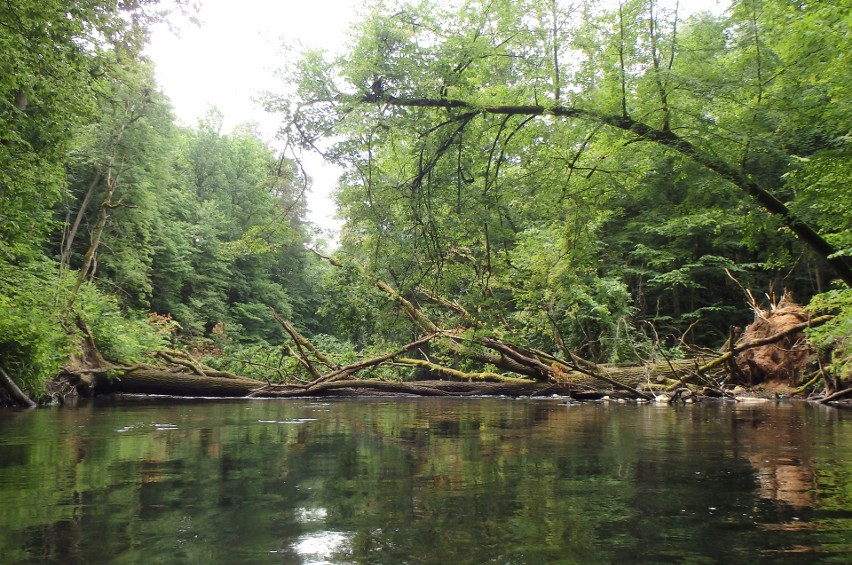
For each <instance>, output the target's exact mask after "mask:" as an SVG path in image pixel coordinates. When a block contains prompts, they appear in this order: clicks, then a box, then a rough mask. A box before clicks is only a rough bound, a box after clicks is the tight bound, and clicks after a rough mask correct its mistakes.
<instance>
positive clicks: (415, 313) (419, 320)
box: [376, 281, 439, 332]
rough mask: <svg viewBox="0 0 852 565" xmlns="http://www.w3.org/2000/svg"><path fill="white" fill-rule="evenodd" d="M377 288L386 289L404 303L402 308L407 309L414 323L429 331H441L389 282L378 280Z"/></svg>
mask: <svg viewBox="0 0 852 565" xmlns="http://www.w3.org/2000/svg"><path fill="white" fill-rule="evenodd" d="M376 288H378V289H379V290H382V291H384V292H385V293H387V294H388V296H390V297H391V298H393V299H394V300H396V301H397V302H399V303H400V304H401V305H402V308H403V309H404V310H405V313H406V314H407V315H408V317H409V318H410V319H411V321H412V322H414V324H415V325H416V326H417V327H419V328H420V329H422V330H423V331H427V332H437V331H439V329H438V326H436V325H435V324H434V323H432V321H431V320H430V319H429V318H427V317H426V316H425V315H424V314H423V312H421V311H420V309H419V308H417V307H416V306H415V305H414V304H412V303H411V301H409V300H408V299H406V298H405V297H404V296H402V295H401V294H400V293H398V292H397V291H396V290H394V289H393V288H391V286H390V285H389V284H387V283H386V282H384V281H376Z"/></svg>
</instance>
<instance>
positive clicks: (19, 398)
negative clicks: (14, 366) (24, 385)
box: [0, 367, 36, 408]
mask: <svg viewBox="0 0 852 565" xmlns="http://www.w3.org/2000/svg"><path fill="white" fill-rule="evenodd" d="M0 388H2V389H3V390H5V391H6V393H7V394H8V395H9V398H11V399H12V401H13V402H15V403H16V404H17V405H18V406H21V407H23V408H35V407H36V403H35V402H33V401H32V399H31V398H30V397H29V396H27V395H26V394H24V392H23V391H22V390H21V389H20V388H18V385H17V384H15V381H13V380H12V377H10V376H9V375H7V374H6V371H4V370H3V369H2V367H0Z"/></svg>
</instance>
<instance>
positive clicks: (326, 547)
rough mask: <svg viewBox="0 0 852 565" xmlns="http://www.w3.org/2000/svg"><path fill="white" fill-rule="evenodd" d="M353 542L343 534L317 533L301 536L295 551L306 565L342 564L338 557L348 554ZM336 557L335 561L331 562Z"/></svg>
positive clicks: (295, 545)
mask: <svg viewBox="0 0 852 565" xmlns="http://www.w3.org/2000/svg"><path fill="white" fill-rule="evenodd" d="M350 545H351V540H350V539H349V536H348V535H347V534H344V533H341V532H315V533H312V534H306V535H304V536H301V537H300V538H299V539H298V541H297V542H296V543H295V544H293V549H294V550H295V551H296V553H298V554H299V556H300V557H301V558H302V559H303V560H304V561H303V563H305V564H306V565H321V564H325V563H341V561H339V559H337V557H336V556H338V555H340V554H341V553H343V552H348V549H349V547H350ZM332 557H335V559H334V561H330V560H331V559H332Z"/></svg>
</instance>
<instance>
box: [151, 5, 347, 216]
mask: <svg viewBox="0 0 852 565" xmlns="http://www.w3.org/2000/svg"><path fill="white" fill-rule="evenodd" d="M360 5H361V0H300V1H296V0H277V1H276V0H238V1H235V0H202V6H201V9H200V11H199V13H198V16H197V17H198V19H199V20H200V21H201V26H200V27H199V26H195V25H193V24H190V23H188V22H186V21H182V22H181V21H180V18H175V24H176V25H177V27H179V31H178V34H177V35H176V34H175V33H174V32H172V31H170V30H169V29H168V27H167V26H165V25H161V26H158V27H156V28H155V29H154V31H153V36H152V40H151V45H150V47H149V48H148V50H147V53H148V55H149V56H150V57H151V58H152V59H153V61H154V63H155V65H156V68H157V81H158V83H159V85H160V87H161V88H162V89H163V91H164V92H165V94H166V95H167V96H168V97H169V98H170V99H171V101H172V105H173V106H174V109H175V113H176V114H177V117H178V120H179V121H180V122H181V123H183V124H185V125H194V124H195V123H196V121H197V120H198V118H199V117H201V116H203V115H204V114H206V113H207V111H208V109H210V108H211V107H213V106H215V107H216V108H218V109H219V110H221V111H222V113H223V114H224V116H225V124H224V126H225V130H226V131H228V130H230V129H231V128H232V127H233V126H235V125H237V124H241V123H245V122H256V123H257V124H258V125H259V126H260V131H261V133H262V134H263V135H264V136H265V138H266V140H267V141H270V142H271V141H272V140H273V138H274V135H275V131H276V129H277V126H278V121H277V118H275V117H274V116H270V115H268V114H266V113H264V112H263V111H262V110H261V109H260V107H259V105H258V104H257V103H255V102H253V100H254V99H256V97H257V95H258V94H259V93H261V92H263V91H264V90H272V91H275V90H278V89H280V87H279V85H278V84H277V83H276V80H275V78H274V76H273V71H274V70H275V69H276V68H277V67H279V66H280V65H281V64H282V56H283V55H282V52H281V46H282V42H283V41H286V42H289V43H293V42H300V43H301V44H302V45H304V46H305V47H311V48H320V49H326V50H329V51H336V50H340V49H342V48H343V46H344V45H345V43H346V41H347V31H348V29H349V26H350V25H351V23H352V22H354V21H355V15H356V10H357V9H358V7H359V6H360ZM305 167H306V169H307V172H308V174H309V175H310V176H311V177H312V178H313V180H314V182H313V189H312V193H311V195H310V196H309V200H308V207H309V210H310V212H309V219H310V220H311V221H312V222H314V223H315V224H317V225H318V226H320V227H321V228H323V229H336V227H337V225H338V222H337V221H336V220H335V219H334V218H333V215H334V206H333V204H332V202H331V200H330V198H329V193H330V191H331V190H332V189H333V188H334V185H335V183H336V181H337V177H338V176H339V174H340V172H339V170H337V169H336V168H335V167H329V166H327V165H323V163H322V161H321V159H319V158H318V157H315V156H314V157H309V158H306V161H305Z"/></svg>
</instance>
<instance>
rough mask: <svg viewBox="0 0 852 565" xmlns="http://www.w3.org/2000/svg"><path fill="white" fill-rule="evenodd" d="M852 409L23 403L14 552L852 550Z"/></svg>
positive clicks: (14, 429) (8, 428) (554, 555)
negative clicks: (36, 406)
mask: <svg viewBox="0 0 852 565" xmlns="http://www.w3.org/2000/svg"><path fill="white" fill-rule="evenodd" d="M850 416H852V414H850V413H844V412H838V411H835V410H833V409H822V408H814V407H811V406H806V405H802V404H786V405H776V404H761V405H743V404H739V405H733V404H702V405H695V406H686V407H682V408H672V407H656V406H647V405H646V406H629V405H599V404H590V405H582V406H565V405H564V404H560V403H559V402H558V401H555V400H535V401H529V400H524V401H515V400H504V399H466V400H462V399H438V400H434V399H428V400H423V399H418V400H408V399H402V400H400V399H379V400H377V399H369V400H368V399H359V400H339V401H328V402H318V401H308V400H288V401H216V402H214V401H157V402H153V401H150V400H147V401H142V400H135V401H124V402H122V403H115V402H97V403H93V404H89V405H86V406H83V407H78V408H74V409H40V410H35V411H29V412H13V411H5V412H0V563H5V564H8V563H21V562H37V563H49V562H56V563H146V564H147V563H388V564H399V563H436V564H438V563H440V564H448V565H452V564H461V563H477V564H478V563H517V564H520V563H527V564H538V563H635V562H645V563H671V562H678V563H745V562H750V561H771V562H789V563H814V562H838V563H840V562H847V563H848V562H850V560H852V424H850Z"/></svg>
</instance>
